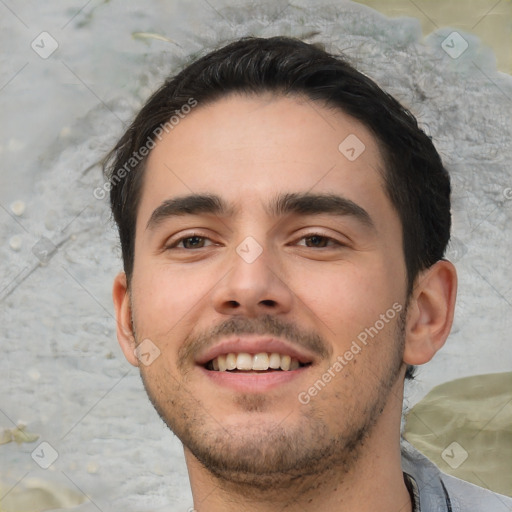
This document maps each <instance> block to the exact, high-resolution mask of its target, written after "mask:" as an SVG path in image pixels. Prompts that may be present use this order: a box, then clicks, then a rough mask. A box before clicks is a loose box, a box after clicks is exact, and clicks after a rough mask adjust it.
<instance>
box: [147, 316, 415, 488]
mask: <svg viewBox="0 0 512 512" xmlns="http://www.w3.org/2000/svg"><path fill="white" fill-rule="evenodd" d="M405 317H406V311H402V312H401V314H400V316H399V318H397V322H396V324H395V333H394V338H395V345H394V347H395V350H394V353H393V354H391V355H390V357H389V358H388V361H387V362H386V364H385V367H384V366H383V367H381V368H380V369H379V380H378V381H377V382H371V383H369V382H363V383H359V382H352V388H351V389H352V390H353V392H354V393H358V394H359V391H358V387H359V389H360V388H361V386H364V385H365V384H366V386H370V387H371V388H372V390H374V391H373V392H372V391H367V392H368V393H369V395H368V396H367V397H366V401H365V403H356V402H355V401H354V400H352V403H351V406H350V407H347V404H346V402H347V401H346V400H344V397H343V396H340V397H338V396H336V400H337V402H336V403H330V404H328V405H329V407H330V408H332V411H333V412H332V414H338V415H342V416H341V417H342V418H343V421H344V426H343V428H342V430H341V431H339V432H337V433H333V432H331V430H332V429H331V428H330V427H329V425H328V422H327V421H325V420H324V417H325V416H326V414H327V413H326V412H325V408H326V405H325V404H324V405H323V407H321V405H322V404H321V398H322V397H321V395H322V393H321V392H320V393H319V396H318V397H316V399H318V400H316V399H315V400H312V401H311V402H310V404H309V405H308V406H307V407H306V406H301V407H302V409H300V421H298V422H295V426H294V427H290V426H289V425H287V424H286V411H285V410H283V415H282V419H281V420H280V421H267V420H266V421H258V415H261V414H264V413H265V411H267V410H269V409H272V410H275V406H274V405H272V404H271V403H270V401H269V400H268V399H267V397H265V396H255V395H251V394H242V395H239V396H238V397H237V398H236V405H237V406H238V408H239V410H241V411H243V412H246V413H247V415H248V420H247V421H245V422H243V423H241V424H238V425H237V424H230V425H229V426H226V425H223V424H222V418H219V417H214V416H213V415H212V412H211V411H210V409H208V406H207V404H206V405H203V404H202V403H201V402H199V401H198V400H197V399H195V397H194V396H193V394H192V393H191V392H190V391H189V390H187V388H186V385H185V384H184V382H183V381H182V382H180V383H178V382H177V380H176V379H175V377H172V376H168V377H169V378H168V379H166V380H165V386H166V387H165V388H162V387H161V386H159V385H156V386H154V385H153V384H152V383H151V382H150V379H149V378H147V375H146V372H145V371H144V369H141V377H142V381H143V383H144V387H145V389H146V392H147V394H148V397H149V399H150V401H151V403H152V404H153V406H154V408H155V409H156V411H157V413H158V414H159V415H160V417H161V418H162V420H163V421H164V422H165V423H166V425H167V426H168V427H169V429H170V430H171V431H172V432H174V434H175V435H176V436H177V437H178V438H179V439H180V440H181V442H182V443H183V446H184V447H185V449H186V450H188V451H189V452H190V453H191V454H192V455H193V456H194V457H195V458H196V459H197V460H198V461H199V462H200V463H201V464H202V465H203V466H204V467H205V468H206V469H207V470H208V471H209V472H210V473H211V474H212V475H213V476H214V477H216V478H217V479H218V480H219V481H220V482H223V483H225V484H227V485H230V484H231V485H233V486H235V487H244V488H252V489H254V490H260V491H261V490H268V489H269V488H271V489H274V490H276V489H288V488H291V487H294V486H297V483H298V480H299V479H301V480H302V481H304V482H306V481H308V478H307V477H313V478H312V479H309V482H310V483H311V482H315V481H316V480H318V478H316V477H319V478H321V475H323V474H327V473H329V472H336V473H338V474H340V475H342V474H344V473H349V472H351V471H352V470H353V469H354V467H355V465H356V463H357V461H358V459H359V457H360V455H361V452H362V450H363V447H364V444H365V440H366V439H367V438H368V437H369V436H370V434H371V431H372V428H373V427H374V426H375V424H376V423H377V421H378V419H379V417H380V415H381V413H382V411H383V410H384V408H385V406H386V403H387V401H388V398H389V395H390V393H391V392H392V388H393V386H394V384H395V383H396V380H397V378H398V376H399V375H400V369H401V367H402V364H403V363H402V356H403V348H404V342H405V338H404V324H405ZM377 342H378V341H377ZM365 350H371V347H367V348H365ZM374 373H375V372H374ZM343 377H344V376H343V372H342V374H340V375H339V376H337V378H338V379H342V378H343ZM330 385H332V384H330ZM331 399H332V397H331ZM349 402H350V400H349ZM285 405H286V404H285ZM207 409H208V410H207ZM322 411H323V412H322ZM307 485H309V484H307ZM311 485H314V483H312V484H311ZM303 490H304V491H307V489H303Z"/></svg>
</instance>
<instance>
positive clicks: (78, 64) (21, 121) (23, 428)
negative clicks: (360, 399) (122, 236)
mask: <svg viewBox="0 0 512 512" xmlns="http://www.w3.org/2000/svg"><path fill="white" fill-rule="evenodd" d="M363 4H364V5H363ZM250 34H252V35H259V36H263V37H269V36H272V35H277V34H284V35H291V36H296V37H301V38H303V39H304V40H306V41H310V42H322V43H325V45H326V47H327V49H328V50H329V51H332V52H339V51H343V52H345V54H346V55H347V56H348V57H349V58H350V59H351V60H352V61H353V63H354V64H355V65H356V66H357V67H359V69H361V70H362V71H363V72H365V73H366V74H368V75H369V76H371V77H372V78H374V79H375V80H376V81H377V82H378V83H379V84H380V85H381V86H382V87H384V88H385V89H386V90H388V91H389V92H390V93H391V94H393V95H394V96H395V97H397V99H399V100H400V101H401V102H402V103H403V104H404V105H406V106H407V107H408V108H410V110H411V111H412V112H413V113H414V114H415V115H416V116H417V118H418V120H419V123H420V125H421V126H422V128H423V129H424V130H425V131H426V132H427V133H428V134H429V135H430V136H432V138H433V140H434V143H435V144H436V147H437V148H438V150H439V152H440V154H441V156H442V157H443V160H444V161H445V164H446V165H447V167H448V169H449V170H450V173H451V175H452V182H453V188H454V192H453V237H452V241H451V243H450V247H449V250H448V254H447V257H448V258H449V259H451V260H452V261H453V262H454V263H455V264H456V266H457V269H458V272H459V296H458V303H457V310H456V318H455V322H454V327H453V330H452V334H451V335H450V337H449V339H448V342H447V343H446V346H445V347H444V348H443V350H442V351H441V352H440V353H439V354H438V355H437V356H436V358H435V359H434V360H433V361H432V362H431V363H429V364H428V365H425V367H423V368H420V369H419V372H418V376H417V378H416V380H415V382H413V383H411V384H408V385H407V389H406V395H407V397H406V403H405V405H406V407H407V409H408V410H411V412H410V413H409V417H408V422H407V426H406V430H407V434H406V435H407V438H408V439H410V440H411V441H412V442H415V444H416V445H417V446H418V447H420V449H422V450H423V451H424V452H425V453H427V454H428V455H429V457H431V458H432V460H434V461H435V462H436V463H437V464H438V465H439V467H440V468H441V469H442V470H443V471H445V472H449V473H451V474H455V475H457V476H459V477H461V478H466V479H468V480H470V481H473V482H474V483H477V484H478V485H481V486H484V487H489V488H491V489H494V490H496V491H499V492H502V493H505V494H507V493H508V494H511V493H512V482H511V481H510V477H509V475H510V471H509V468H508V469H507V464H509V461H510V460H511V459H512V453H511V446H512V432H511V430H510V424H511V417H512V396H511V395H510V392H511V389H512V379H511V373H510V370H511V363H512V360H511V351H510V342H511V341H512V340H511V334H510V333H511V330H512V314H511V313H512V310H511V308H512V265H511V264H510V263H511V259H510V254H511V252H512V230H511V229H510V226H511V221H512V170H511V167H510V162H511V161H512V149H511V146H512V145H511V144H510V140H511V135H512V133H511V132H512V116H511V114H512V108H511V105H512V79H511V77H510V73H511V72H512V57H511V52H510V48H511V47H512V2H511V1H510V0H501V1H498V0H493V1H487V0H473V1H463V0H459V1H454V2H441V1H433V0H430V1H428V0H422V1H420V0H414V1H412V0H407V1H397V0H391V1H385V2H384V1H378V0H375V1H366V2H359V3H356V2H350V1H331V2H327V1H323V0H319V1H315V2H313V1H312V0H310V1H306V0H302V1H300V0H296V1H293V2H292V1H290V2H285V1H280V0H279V1H273V2H270V1H262V2H251V1H225V0H190V1H187V2H184V1H183V2H182V1H177V0H176V1H175V0H168V1H163V0H144V1H139V2H134V1H127V0H89V1H87V0H49V1H47V2H44V3H42V2H39V3H37V4H36V3H35V2H22V1H21V0H1V1H0V41H1V48H2V52H1V53H0V112H1V117H0V261H1V265H0V343H1V347H2V357H1V358H0V390H1V393H0V443H1V444H0V511H1V512H6V511H7V512H9V511H11V512H12V511H16V512H24V511H26V512H28V511H38V510H77V511H78V510H79V511H89V510H95V511H97V510H100V511H102V512H107V511H116V512H117V511H119V510H121V509H124V510H126V511H127V512H130V511H135V510H137V511H156V510H160V509H165V510H173V511H174V510H176V511H185V510H187V509H188V508H189V507H191V506H192V499H191V496H190V491H189V484H188V478H187V473H186V468H185V464H184V460H183V455H182V448H181V445H180V443H179V441H178V440H177V439H176V438H175V437H174V436H173V435H172V434H171V433H170V432H169V431H168V430H167V428H166V427H164V425H163V424H162V422H161V421H160V420H159V419H158V417H157V415H156V413H155V412H154V411H153V409H152V407H151V405H150V404H149V402H148V400H147V398H146V395H145V392H144V390H143V388H142V384H141V382H140V378H139V376H138V373H137V371H136V370H135V369H134V368H132V367H130V366H129V365H128V363H127V362H126V361H125V360H124V357H123V355H122V353H121V351H120V349H119V348H118V345H117V341H116V336H115V320H114V317H113V307H112V303H111V283H112V279H113V276H114V275H115V273H117V272H118V271H119V270H120V268H121V262H120V251H119V247H118V242H117V238H116V233H115V231H114V229H113V226H112V223H111V220H110V214H109V210H108V204H107V200H106V198H101V197H98V194H95V192H94V191H95V190H97V189H98V187H101V186H102V185H103V179H102V176H101V171H100V167H99V166H98V161H99V160H100V159H101V158H102V157H103V156H104V155H105V154H106V152H107V151H108V150H109V149H110V148H111V147H112V145H113V144H114V143H115V141H116V140H117V138H118V137H119V136H120V135H121V134H122V133H123V131H124V129H125V128H126V127H127V124H128V123H129V122H130V120H131V118H132V116H133V115H134V113H135V112H136V111H137V109H138V108H139V107H140V106H141V105H142V103H143V102H144V101H145V99H147V97H148V96H149V94H150V93H151V92H152V91H153V90H154V89H155V88H156V87H157V86H158V85H159V84H160V83H161V81H162V80H163V79H164V77H166V76H167V75H169V74H170V73H174V72H175V71H176V70H177V69H178V68H179V67H180V66H181V65H183V63H185V62H186V61H187V60H188V58H189V56H190V55H194V54H197V53H199V52H202V51H204V50H205V49H208V48H212V47H214V46H217V45H218V44H219V43H221V42H224V41H228V40H231V39H234V38H236V37H241V36H244V35H250ZM457 379H469V380H457ZM438 386H441V387H440V388H439V387H438ZM429 393H430V395H429ZM447 411H448V414H447ZM468 418H469V419H468ZM454 442H455V443H457V444H456V445H453V444H452V443H454ZM446 450H448V452H447V451H446ZM446 453H451V454H455V459H456V460H455V463H454V462H453V460H449V458H448V457H446Z"/></svg>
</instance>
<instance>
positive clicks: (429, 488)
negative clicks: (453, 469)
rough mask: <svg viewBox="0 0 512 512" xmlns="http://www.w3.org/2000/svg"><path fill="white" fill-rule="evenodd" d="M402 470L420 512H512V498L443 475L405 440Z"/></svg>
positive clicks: (403, 442)
mask: <svg viewBox="0 0 512 512" xmlns="http://www.w3.org/2000/svg"><path fill="white" fill-rule="evenodd" d="M401 449H402V468H403V471H404V472H405V473H407V474H408V475H410V476H411V477H412V478H413V479H414V480H415V482H416V484H417V488H418V494H419V502H420V509H421V512H433V511H435V512H438V511H443V512H444V511H446V512H512V498H510V497H508V496H503V495H502V494H497V493H495V492H492V491H489V490H488V489H484V488H482V487H478V486H477V485H474V484H471V483H469V482H466V481H464V480H461V479H459V478H455V477H453V476H450V475H447V474H445V473H443V472H442V471H441V470H440V469H439V468H438V467H437V466H436V465H435V464H434V463H433V462H432V461H430V460H429V459H428V458H427V457H425V456H424V455H423V454H422V453H420V452H419V451H418V450H417V449H416V448H414V447H413V446H412V445H411V444H409V443H408V442H407V441H404V440H403V441H402V446H401Z"/></svg>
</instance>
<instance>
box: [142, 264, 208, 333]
mask: <svg viewBox="0 0 512 512" xmlns="http://www.w3.org/2000/svg"><path fill="white" fill-rule="evenodd" d="M214 276H215V273H212V272H208V271H207V269H204V268H203V269H202V268H201V267H199V266H197V267H195V268H193V269H192V268H188V269H177V268H176V267H172V266H171V265H169V264H165V263H162V264H154V263H153V264H150V263H149V262H148V263H147V264H146V265H144V262H141V265H140V266H139V269H137V271H136V272H134V279H133V302H134V312H135V324H136V328H137V330H138V331H140V332H138V335H139V337H140V335H141V334H144V335H145V336H149V335H150V334H151V335H153V336H155V337H157V338H164V337H165V338H167V337H173V336H172V334H173V332H174V333H176V332H180V331H181V330H182V327H181V326H185V325H187V324H188V323H189V321H190V318H191V317H194V312H195V311H196V310H197V309H198V308H200V306H201V304H202V303H203V301H204V300H205V297H206V296H207V294H208V290H210V289H211V287H212V286H213V283H214V281H213V277H214Z"/></svg>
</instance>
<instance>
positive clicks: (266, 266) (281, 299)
mask: <svg viewBox="0 0 512 512" xmlns="http://www.w3.org/2000/svg"><path fill="white" fill-rule="evenodd" d="M240 254H242V256H241V255H240ZM211 297H212V301H213V306H214V308H215V310H216V311H217V312H218V313H221V314H223V315H244V316H247V317H256V316H260V315H263V314H286V313H288V312H289V311H290V310H291V307H292V303H293V292H292V291H291V289H290V288H289V287H288V285H287V284H286V282H285V278H284V275H283V272H280V271H279V265H278V262H277V261H276V258H275V257H274V258H272V257H271V256H270V252H269V251H267V250H265V249H264V250H263V252H262V253H261V254H260V255H259V256H258V257H257V258H256V259H254V260H251V259H247V258H245V259H244V257H243V253H241V252H240V253H237V252H235V253H234V255H233V258H232V261H231V269H230V270H229V271H228V273H227V274H226V275H225V276H224V278H223V279H222V280H221V281H220V282H219V283H218V284H217V286H216V287H215V288H214V290H213V292H212V296H211Z"/></svg>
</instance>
